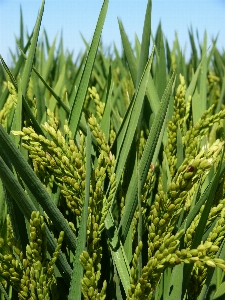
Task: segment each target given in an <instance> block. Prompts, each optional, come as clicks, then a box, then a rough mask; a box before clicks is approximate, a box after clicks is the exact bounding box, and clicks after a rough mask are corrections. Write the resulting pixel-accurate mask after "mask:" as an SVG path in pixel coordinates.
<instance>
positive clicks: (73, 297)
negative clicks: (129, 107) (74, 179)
mask: <svg viewBox="0 0 225 300" xmlns="http://www.w3.org/2000/svg"><path fill="white" fill-rule="evenodd" d="M86 151H87V152H86V179H85V201H84V206H83V211H82V217H81V221H80V228H79V234H78V238H77V250H76V254H75V258H74V263H73V275H72V280H71V285H70V291H69V297H68V299H69V300H80V299H81V287H82V286H81V279H82V277H83V266H82V265H81V263H80V255H81V253H82V252H83V251H84V250H85V244H86V236H87V218H88V202H89V192H90V180H91V132H90V128H89V127H87V140H86Z"/></svg>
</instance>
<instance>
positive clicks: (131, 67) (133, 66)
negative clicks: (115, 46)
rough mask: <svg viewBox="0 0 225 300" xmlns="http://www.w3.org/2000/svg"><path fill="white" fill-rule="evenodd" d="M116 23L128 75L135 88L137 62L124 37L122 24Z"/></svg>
mask: <svg viewBox="0 0 225 300" xmlns="http://www.w3.org/2000/svg"><path fill="white" fill-rule="evenodd" d="M118 23H119V28H120V35H121V39H122V43H123V49H124V52H125V55H126V59H127V63H128V67H129V70H130V74H131V77H132V80H133V84H134V86H136V84H137V72H138V68H137V61H136V58H135V56H134V52H133V49H132V47H131V44H130V42H129V40H128V37H127V35H126V32H125V30H124V27H123V24H122V22H121V21H120V20H119V19H118Z"/></svg>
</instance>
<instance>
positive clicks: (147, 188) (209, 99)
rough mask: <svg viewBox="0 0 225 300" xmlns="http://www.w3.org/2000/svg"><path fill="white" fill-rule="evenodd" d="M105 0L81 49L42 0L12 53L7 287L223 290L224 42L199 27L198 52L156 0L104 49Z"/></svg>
mask: <svg viewBox="0 0 225 300" xmlns="http://www.w3.org/2000/svg"><path fill="white" fill-rule="evenodd" d="M107 5H108V1H107V0H105V1H104V3H103V6H102V9H101V12H100V15H99V19H98V23H97V25H96V29H95V33H94V36H93V40H92V42H91V44H90V45H88V44H87V43H86V46H87V50H86V51H85V52H84V53H82V54H80V55H79V56H78V57H77V59H76V61H75V62H74V60H73V56H72V54H71V53H69V52H68V51H66V52H65V51H64V48H63V40H62V39H61V40H60V43H59V46H58V47H56V40H54V42H53V43H52V45H50V43H49V40H48V36H47V33H46V32H44V35H43V38H42V39H41V40H39V41H38V34H39V29H40V24H41V18H42V14H43V9H44V1H43V2H42V6H41V9H40V12H39V15H38V18H37V22H36V25H35V27H34V30H33V32H32V34H31V35H30V36H29V35H28V36H27V41H26V42H25V41H24V36H25V34H24V32H23V20H22V14H21V24H20V29H21V30H20V37H19V38H18V39H17V45H18V51H17V52H16V53H15V54H14V53H12V60H13V67H10V68H9V67H8V66H7V65H6V64H5V62H4V59H3V58H2V57H1V63H2V64H1V65H0V178H1V185H0V289H1V299H18V298H19V299H67V298H68V299H70V300H73V299H142V300H143V299H157V300H159V299H167V300H169V299H170V300H174V299H193V300H194V299H199V300H200V299H223V297H224V295H225V283H224V271H225V248H224V241H225V239H224V234H225V198H224V193H225V190H224V174H225V160H224V150H223V149H224V127H225V125H224V117H225V107H224V93H225V76H224V66H225V55H224V53H221V52H219V51H218V49H217V46H216V41H212V42H211V47H210V49H208V45H207V35H205V36H204V39H203V42H202V43H200V42H199V41H198V42H196V40H195V37H194V34H193V32H192V31H189V37H190V43H191V47H192V54H191V57H190V59H189V60H188V62H187V61H186V60H185V57H184V55H183V53H182V51H181V48H180V45H179V42H178V38H177V37H176V38H175V41H174V43H173V47H172V49H170V47H169V44H168V41H167V40H166V38H165V37H164V35H163V32H162V29H161V26H160V25H159V26H158V29H157V32H156V35H155V36H154V37H153V34H152V32H151V1H150V0H149V1H148V3H147V8H146V15H145V21H144V27H143V36H142V41H141V42H140V41H139V39H138V37H136V39H135V45H134V48H133V47H132V46H131V44H130V42H129V40H128V37H127V35H126V33H125V29H124V27H123V25H122V22H121V21H119V28H120V33H121V38H122V44H123V53H122V55H120V54H119V52H118V50H117V48H116V45H114V48H113V51H112V50H109V49H104V48H103V46H102V44H101V41H100V36H101V30H102V27H103V24H104V20H105V16H106V12H107ZM153 45H154V46H153ZM149 49H152V52H151V54H150V53H149Z"/></svg>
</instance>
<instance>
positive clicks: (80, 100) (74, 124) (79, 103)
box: [69, 0, 109, 137]
mask: <svg viewBox="0 0 225 300" xmlns="http://www.w3.org/2000/svg"><path fill="white" fill-rule="evenodd" d="M108 2H109V1H108V0H105V1H104V3H103V5H102V8H101V12H100V15H99V18H98V22H97V25H96V28H95V32H94V36H93V39H92V42H91V46H90V49H89V52H88V56H87V59H86V62H85V66H84V70H83V73H82V76H81V80H80V83H79V86H78V88H77V93H76V97H75V99H74V102H73V106H72V109H71V113H70V116H69V127H70V129H71V131H72V134H73V136H74V137H75V136H76V132H77V129H78V125H79V121H80V118H81V113H82V108H83V105H84V101H85V96H86V93H87V89H88V84H89V79H90V77H91V72H92V69H93V65H94V61H95V56H96V53H97V50H98V45H99V41H100V37H101V32H102V28H103V25H104V21H105V17H106V12H107V8H108Z"/></svg>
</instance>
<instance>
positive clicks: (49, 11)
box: [0, 0, 225, 63]
mask: <svg viewBox="0 0 225 300" xmlns="http://www.w3.org/2000/svg"><path fill="white" fill-rule="evenodd" d="M102 3H103V0H46V2H45V10H44V15H43V19H42V28H41V31H40V35H41V34H42V33H43V27H44V28H45V29H46V31H47V33H48V37H49V40H50V42H52V41H53V39H54V37H55V36H56V34H57V33H58V36H57V39H58V40H59V37H60V33H61V30H62V32H63V41H64V47H65V49H69V50H70V51H72V50H74V58H75V57H76V55H77V54H78V53H79V50H80V49H84V44H83V41H82V39H81V36H80V32H81V33H82V34H83V36H84V37H85V39H86V40H87V41H88V42H90V41H91V38H92V35H93V33H94V29H95V25H96V22H97V19H98V15H99V12H100V9H101V6H102ZM20 5H21V7H22V11H23V18H24V25H25V28H26V29H27V30H28V32H29V33H31V31H32V28H33V27H34V25H35V21H36V18H37V13H38V10H39V8H40V6H41V0H0V54H1V55H2V56H3V58H4V59H5V60H6V62H8V63H9V62H10V54H9V50H8V49H9V48H10V49H11V50H12V51H15V47H16V44H15V36H19V21H20ZM146 6H147V0H109V7H108V12H107V16H106V21H105V24H104V28H103V33H102V38H103V44H104V45H105V46H109V45H112V43H113V42H115V43H116V45H117V47H118V49H119V50H120V49H121V39H120V32H119V27H118V21H117V18H118V17H119V18H120V19H121V20H122V22H123V25H124V28H125V30H126V32H127V34H128V37H129V39H130V41H131V42H132V43H134V36H135V33H136V34H137V35H138V37H139V39H140V40H141V36H142V28H143V23H144V17H145V9H146ZM160 20H161V23H162V29H163V32H164V34H165V36H166V38H167V39H168V41H169V44H170V46H172V43H173V41H174V37H175V32H177V33H178V38H179V42H180V45H181V47H182V49H183V50H184V49H186V50H185V53H186V57H188V56H189V55H190V46H189V38H188V29H190V27H191V26H192V28H193V31H194V33H195V32H196V29H197V30H198V32H199V37H200V41H202V40H203V36H204V31H205V29H206V30H207V35H208V46H210V45H211V38H212V37H216V35H217V34H218V33H219V39H218V43H217V45H218V47H219V49H220V50H222V49H224V48H225V0H195V1H193V0H153V1H152V31H153V34H154V35H155V32H156V28H157V26H158V24H159V21H160ZM39 37H40V36H39Z"/></svg>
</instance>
